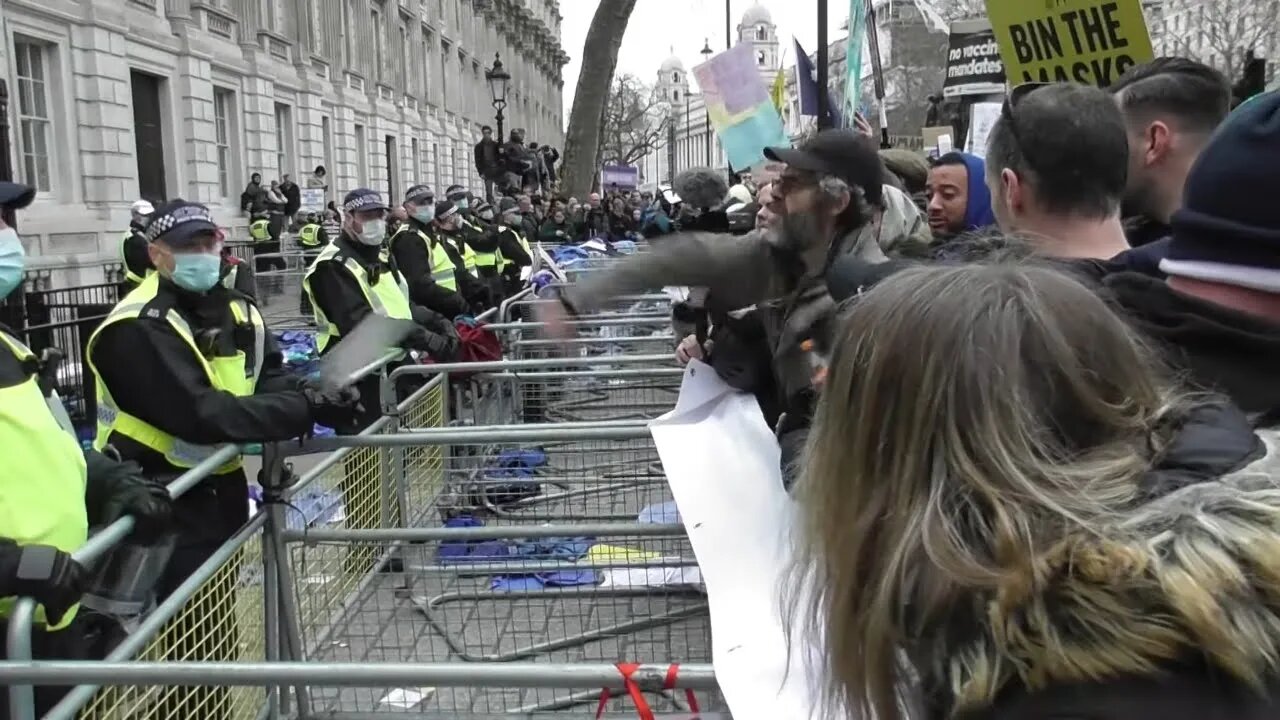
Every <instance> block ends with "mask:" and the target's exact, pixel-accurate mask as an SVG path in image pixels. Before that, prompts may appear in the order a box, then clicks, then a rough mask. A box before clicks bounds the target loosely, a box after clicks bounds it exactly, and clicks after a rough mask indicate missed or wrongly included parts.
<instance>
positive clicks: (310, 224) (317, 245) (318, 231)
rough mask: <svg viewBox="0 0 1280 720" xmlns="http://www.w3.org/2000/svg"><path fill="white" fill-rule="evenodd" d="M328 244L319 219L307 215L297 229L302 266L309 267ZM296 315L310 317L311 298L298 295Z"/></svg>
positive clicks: (312, 214)
mask: <svg viewBox="0 0 1280 720" xmlns="http://www.w3.org/2000/svg"><path fill="white" fill-rule="evenodd" d="M328 244H329V237H328V233H326V232H325V229H324V226H322V225H321V224H320V218H319V217H318V216H317V215H316V213H307V216H306V219H305V222H304V223H303V224H302V227H301V228H298V247H300V248H301V249H302V262H303V265H304V266H308V267H309V266H310V265H311V262H312V261H313V260H315V259H316V257H318V256H319V255H320V250H321V249H322V248H323V247H324V246H325V245H328ZM298 314H299V315H301V316H302V317H304V318H305V317H311V298H309V297H307V294H306V293H304V292H303V293H298Z"/></svg>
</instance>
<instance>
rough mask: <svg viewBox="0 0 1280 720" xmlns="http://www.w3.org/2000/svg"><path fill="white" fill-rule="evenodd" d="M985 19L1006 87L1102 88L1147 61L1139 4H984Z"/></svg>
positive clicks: (1051, 0)
mask: <svg viewBox="0 0 1280 720" xmlns="http://www.w3.org/2000/svg"><path fill="white" fill-rule="evenodd" d="M987 16H988V17H989V18H990V19H991V26H992V29H993V30H994V31H995V34H996V40H997V41H998V42H999V44H1000V56H1001V57H1002V58H1003V59H1004V67H1005V73H1006V74H1007V75H1008V78H1009V82H1010V84H1012V85H1021V84H1022V83H1028V82H1079V83H1086V84H1088V85H1097V86H1099V87H1106V86H1107V85H1110V84H1111V83H1112V82H1114V81H1115V80H1116V78H1119V77H1120V75H1121V73H1123V72H1124V71H1125V70H1127V69H1129V68H1130V67H1133V66H1134V65H1138V64H1141V63H1144V62H1147V61H1149V60H1151V58H1152V51H1151V37H1150V35H1148V33H1147V24H1146V22H1145V21H1144V20H1143V17H1142V3H1141V0H987Z"/></svg>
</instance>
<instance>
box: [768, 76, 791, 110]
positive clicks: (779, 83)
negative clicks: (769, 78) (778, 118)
mask: <svg viewBox="0 0 1280 720" xmlns="http://www.w3.org/2000/svg"><path fill="white" fill-rule="evenodd" d="M786 89H787V75H786V73H784V72H783V71H782V68H778V74H777V75H774V77H773V85H772V86H770V87H769V97H770V99H772V100H773V106H774V107H775V108H777V109H778V112H779V113H781V112H782V103H783V95H784V94H785V92H786Z"/></svg>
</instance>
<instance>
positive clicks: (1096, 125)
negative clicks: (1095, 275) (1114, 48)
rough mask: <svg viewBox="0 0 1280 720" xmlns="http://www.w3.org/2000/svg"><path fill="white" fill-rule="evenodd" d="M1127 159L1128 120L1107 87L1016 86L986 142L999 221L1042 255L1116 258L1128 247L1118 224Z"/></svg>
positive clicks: (1005, 229) (1070, 85)
mask: <svg viewBox="0 0 1280 720" xmlns="http://www.w3.org/2000/svg"><path fill="white" fill-rule="evenodd" d="M1128 163H1129V143H1128V139H1127V130H1126V128H1125V124H1124V118H1123V117H1121V115H1120V109H1119V108H1118V107H1116V103H1115V101H1114V100H1113V99H1112V97H1111V96H1110V95H1109V94H1107V93H1106V92H1105V91H1103V90H1099V89H1097V88H1094V87H1090V86H1086V85H1075V84H1069V83H1052V84H1026V85H1022V86H1019V87H1017V88H1014V90H1013V92H1011V93H1010V95H1009V98H1008V99H1007V100H1006V101H1005V104H1004V108H1003V109H1002V110H1001V114H1000V119H999V120H998V121H997V122H996V124H995V126H994V127H993V128H992V129H991V135H990V139H989V143H988V146H987V185H988V187H989V188H990V190H991V199H992V209H993V210H994V211H995V216H996V220H997V222H998V223H999V225H1000V228H1001V229H1002V230H1004V231H1005V232H1010V233H1017V234H1020V235H1024V236H1026V238H1027V239H1028V240H1029V241H1030V242H1031V243H1032V245H1034V246H1035V248H1036V250H1037V251H1038V252H1039V253H1041V254H1043V255H1047V256H1050V257H1061V258H1094V259H1102V260H1105V259H1109V258H1111V257H1114V256H1115V255H1117V254H1119V253H1120V252H1123V251H1124V250H1126V249H1128V247H1129V245H1128V243H1127V242H1126V241H1125V236H1124V227H1123V226H1122V225H1121V223H1120V200H1121V198H1122V197H1123V196H1124V190H1125V181H1126V179H1127V177H1128Z"/></svg>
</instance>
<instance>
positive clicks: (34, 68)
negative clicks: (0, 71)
mask: <svg viewBox="0 0 1280 720" xmlns="http://www.w3.org/2000/svg"><path fill="white" fill-rule="evenodd" d="M13 50H14V68H15V69H16V78H15V79H16V80H17V86H18V87H17V90H18V102H17V110H18V118H17V121H18V128H17V129H18V132H17V136H18V154H19V158H20V162H19V165H20V167H21V170H22V180H23V182H25V183H27V184H28V185H31V186H32V187H34V188H35V189H36V190H38V191H40V192H50V191H52V190H53V176H52V167H53V158H52V156H51V154H52V149H53V124H52V120H51V117H52V113H51V112H50V109H49V103H50V99H51V96H50V94H49V79H50V75H51V68H50V65H52V63H51V62H50V57H51V55H52V53H53V47H52V46H51V45H49V44H48V43H45V42H41V41H39V40H35V39H32V38H28V37H23V36H21V35H15V36H14V42H13Z"/></svg>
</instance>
